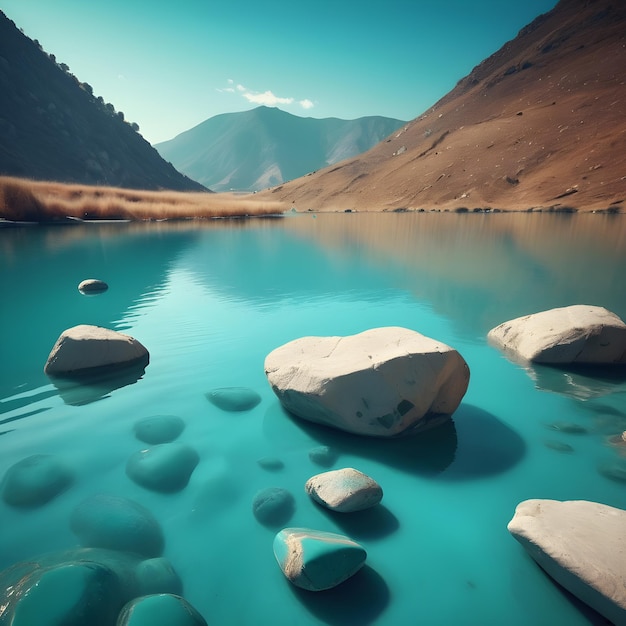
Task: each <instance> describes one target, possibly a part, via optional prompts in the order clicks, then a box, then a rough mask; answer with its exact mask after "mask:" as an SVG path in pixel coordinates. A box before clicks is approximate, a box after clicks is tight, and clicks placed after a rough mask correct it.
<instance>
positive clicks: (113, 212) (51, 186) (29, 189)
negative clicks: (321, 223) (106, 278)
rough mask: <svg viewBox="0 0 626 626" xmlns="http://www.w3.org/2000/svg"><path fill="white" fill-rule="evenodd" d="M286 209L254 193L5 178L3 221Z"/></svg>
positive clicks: (0, 181)
mask: <svg viewBox="0 0 626 626" xmlns="http://www.w3.org/2000/svg"><path fill="white" fill-rule="evenodd" d="M285 208H286V207H285V204H284V203H281V202H268V201H260V200H255V198H254V195H253V194H239V195H238V194H226V193H219V194H218V193H191V192H178V191H138V190H132V189H121V188H118V187H97V186H89V185H79V184H64V183H56V182H42V181H32V180H27V179H22V178H14V177H8V176H0V218H2V219H5V220H11V221H25V222H47V221H59V220H63V219H66V218H68V217H70V218H75V219H82V220H111V219H115V220H133V221H136V220H156V219H189V218H216V217H242V216H262V215H276V214H280V213H282V212H283V211H284V210H285Z"/></svg>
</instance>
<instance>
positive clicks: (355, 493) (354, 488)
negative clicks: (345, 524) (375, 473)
mask: <svg viewBox="0 0 626 626" xmlns="http://www.w3.org/2000/svg"><path fill="white" fill-rule="evenodd" d="M304 489H305V491H306V492H307V493H308V494H309V496H311V498H313V500H315V502H317V503H319V504H321V505H322V506H325V507H326V508H327V509H330V510H331V511H338V512H340V513H351V512H353V511H362V510H364V509H369V508H370V507H373V506H376V505H377V504H378V503H379V502H380V501H381V500H382V498H383V490H382V489H381V487H380V485H379V484H378V483H377V482H376V481H375V480H374V479H373V478H370V477H369V476H367V475H366V474H364V473H363V472H359V470H356V469H354V468H352V467H345V468H343V469H338V470H333V471H331V472H324V473H323V474H317V475H315V476H312V477H311V478H309V480H307V481H306V484H305V486H304Z"/></svg>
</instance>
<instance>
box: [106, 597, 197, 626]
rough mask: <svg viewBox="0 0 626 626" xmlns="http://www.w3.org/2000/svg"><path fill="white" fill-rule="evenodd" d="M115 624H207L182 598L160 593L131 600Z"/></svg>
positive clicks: (137, 625)
mask: <svg viewBox="0 0 626 626" xmlns="http://www.w3.org/2000/svg"><path fill="white" fill-rule="evenodd" d="M116 626H207V623H206V621H205V619H204V618H203V617H202V615H200V613H198V611H196V609H195V608H194V607H193V606H192V605H191V604H189V602H187V600H185V599H184V598H181V597H180V596H177V595H174V594H171V593H160V594H153V595H148V596H143V597H140V598H135V599H134V600H131V601H130V602H129V603H128V604H126V605H125V606H124V608H123V609H122V611H121V612H120V615H119V617H118V620H117V624H116Z"/></svg>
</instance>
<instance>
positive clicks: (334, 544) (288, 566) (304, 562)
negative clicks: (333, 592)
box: [274, 528, 367, 591]
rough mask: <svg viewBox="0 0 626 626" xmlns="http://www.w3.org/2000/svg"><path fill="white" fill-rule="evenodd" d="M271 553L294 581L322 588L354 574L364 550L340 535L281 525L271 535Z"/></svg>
mask: <svg viewBox="0 0 626 626" xmlns="http://www.w3.org/2000/svg"><path fill="white" fill-rule="evenodd" d="M274 556H275V557H276V560H277V561H278V565H279V566H280V568H281V570H282V571H283V574H285V576H286V577H287V579H288V580H289V581H290V582H292V583H293V584H294V585H296V586H297V587H301V588H302V589H307V590H309V591H323V590H324V589H331V588H332V587H336V586H337V585H339V584H341V583H342V582H344V581H345V580H347V579H348V578H350V577H351V576H353V575H354V574H356V572H358V571H359V569H361V567H362V566H363V565H364V563H365V560H366V558H367V552H366V551H365V548H363V546H361V545H360V544H358V543H356V542H355V541H352V539H350V538H349V537H345V536H343V535H338V534H335V533H329V532H323V531H319V530H311V529H309V528H284V529H283V530H281V531H280V532H279V533H278V534H277V535H276V537H275V538H274Z"/></svg>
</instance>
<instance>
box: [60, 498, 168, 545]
mask: <svg viewBox="0 0 626 626" xmlns="http://www.w3.org/2000/svg"><path fill="white" fill-rule="evenodd" d="M70 527H71V529H72V532H73V533H74V534H75V535H76V536H77V537H78V539H79V541H80V543H81V544H82V545H83V546H87V547H93V548H107V549H110V550H121V551H124V552H135V553H137V554H141V555H143V556H146V557H157V556H161V554H162V552H163V547H164V538H163V531H162V530H161V526H160V525H159V522H158V521H157V520H156V518H155V517H154V516H153V515H152V513H151V512H150V511H148V509H146V508H144V507H143V506H141V505H140V504H138V503H137V502H134V501H133V500H128V499H126V498H121V497H119V496H111V495H105V494H98V495H95V496H92V497H90V498H87V499H86V500H83V501H82V502H81V503H80V504H79V505H78V506H77V507H76V508H75V509H74V511H73V512H72V515H71V518H70Z"/></svg>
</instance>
